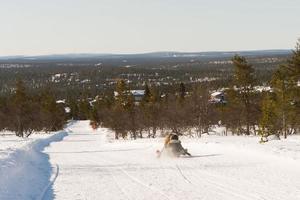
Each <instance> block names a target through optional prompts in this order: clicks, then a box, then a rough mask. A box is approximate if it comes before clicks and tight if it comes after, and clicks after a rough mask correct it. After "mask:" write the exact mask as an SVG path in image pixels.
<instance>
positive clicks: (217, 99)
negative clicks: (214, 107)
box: [209, 91, 226, 103]
mask: <svg viewBox="0 0 300 200" xmlns="http://www.w3.org/2000/svg"><path fill="white" fill-rule="evenodd" d="M209 102H210V103H226V100H225V94H224V92H223V91H217V92H213V93H211V94H210V100H209Z"/></svg>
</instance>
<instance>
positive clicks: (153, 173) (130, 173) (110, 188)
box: [44, 121, 300, 200]
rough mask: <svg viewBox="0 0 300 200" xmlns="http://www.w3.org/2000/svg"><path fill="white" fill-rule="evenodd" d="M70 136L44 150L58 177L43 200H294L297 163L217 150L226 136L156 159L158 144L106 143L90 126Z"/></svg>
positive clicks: (299, 181)
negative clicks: (184, 152) (182, 153)
mask: <svg viewBox="0 0 300 200" xmlns="http://www.w3.org/2000/svg"><path fill="white" fill-rule="evenodd" d="M69 129H70V133H69V135H68V136H67V137H65V138H64V140H63V141H61V142H58V143H53V144H52V145H51V146H50V147H48V148H47V149H46V150H45V152H46V153H48V154H49V156H50V162H51V163H52V164H53V165H54V164H57V165H58V166H59V174H58V177H57V179H56V181H55V182H54V184H53V188H52V189H53V193H54V196H47V195H45V198H44V199H53V198H54V199H59V200H75V199H78V200H79V199H82V200H98V199H101V200H117V199H119V200H134V199H136V200H142V199H145V200H152V199H161V200H173V199H174V200H177V199H178V200H183V199H184V200H194V199H199V200H201V199H203V200H299V199H300V170H299V169H300V162H299V159H292V158H290V157H288V158H285V157H283V156H277V155H276V154H272V153H268V152H264V151H260V150H256V149H254V150H252V149H251V148H243V147H239V146H237V145H233V144H234V143H232V145H228V143H226V142H225V143H224V144H223V142H222V141H223V140H226V139H224V138H227V137H224V138H221V137H220V138H221V139H220V138H219V140H220V141H217V140H213V141H217V142H208V141H206V140H205V139H200V140H196V141H195V140H186V141H185V140H184V141H183V146H184V147H186V148H188V149H189V151H190V152H191V153H192V154H193V155H194V157H191V158H189V157H181V158H176V159H174V158H173V159H172V158H166V157H164V156H162V157H161V158H159V159H158V158H156V155H155V151H156V150H157V149H160V148H161V147H162V144H163V140H162V139H140V140H136V141H132V140H130V141H124V140H120V141H113V140H112V141H109V140H108V139H107V137H106V136H107V135H108V134H111V132H110V131H109V130H107V129H104V128H101V129H99V130H97V131H93V130H92V129H91V128H90V127H89V125H88V121H80V122H77V123H75V124H73V125H72V126H71V127H69ZM235 138H236V140H239V137H235ZM241 138H242V137H241ZM246 139H247V142H249V141H253V140H251V138H246ZM242 142H243V140H242ZM229 144H231V143H229ZM297 144H299V145H300V142H299V143H297ZM255 145H256V146H258V147H259V144H257V142H256V143H255ZM255 145H254V146H255ZM250 147H251V145H250ZM263 148H264V147H263ZM298 153H299V152H298Z"/></svg>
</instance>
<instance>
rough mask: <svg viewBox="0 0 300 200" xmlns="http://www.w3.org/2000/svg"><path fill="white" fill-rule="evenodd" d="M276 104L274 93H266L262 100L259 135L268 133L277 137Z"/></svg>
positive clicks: (267, 134) (263, 136)
mask: <svg viewBox="0 0 300 200" xmlns="http://www.w3.org/2000/svg"><path fill="white" fill-rule="evenodd" d="M276 107H277V105H276V99H275V98H274V95H273V94H271V93H268V94H266V96H265V98H264V100H263V102H262V117H261V119H260V124H259V125H260V135H261V137H262V140H261V141H262V142H264V139H263V138H266V137H268V136H269V135H272V134H275V135H277V136H278V137H279V130H280V129H279V126H278V115H277V112H276V110H277V108H276Z"/></svg>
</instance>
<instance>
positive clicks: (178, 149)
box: [157, 133, 191, 157]
mask: <svg viewBox="0 0 300 200" xmlns="http://www.w3.org/2000/svg"><path fill="white" fill-rule="evenodd" d="M163 151H167V153H168V155H170V156H176V157H179V156H180V155H188V156H191V154H190V153H189V152H188V151H187V149H184V148H183V147H182V145H181V141H180V140H179V138H178V135H175V134H172V133H171V134H168V135H167V136H166V138H165V142H164V147H163V150H162V151H159V150H158V151H157V152H158V157H160V156H161V154H162V152H163Z"/></svg>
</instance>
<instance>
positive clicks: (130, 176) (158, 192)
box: [101, 158, 171, 200]
mask: <svg viewBox="0 0 300 200" xmlns="http://www.w3.org/2000/svg"><path fill="white" fill-rule="evenodd" d="M101 159H102V160H103V161H104V162H106V163H108V164H112V163H111V162H109V161H107V160H104V159H103V158H101ZM116 168H117V169H118V170H119V171H120V172H122V173H123V174H124V175H126V176H127V177H128V178H129V179H130V180H131V181H133V182H135V183H137V184H138V185H141V186H143V188H147V189H148V190H150V191H151V192H155V193H157V194H160V195H161V196H163V197H164V198H165V199H168V200H171V199H170V198H169V197H168V195H166V194H165V193H164V192H162V191H160V190H159V189H157V188H156V187H153V186H149V185H147V184H146V183H144V182H143V181H141V180H140V179H138V178H136V177H134V176H132V175H130V174H129V173H128V172H127V171H126V170H124V168H122V167H116ZM109 170H110V169H109ZM109 173H110V174H111V175H112V176H113V179H114V181H115V182H116V183H117V180H116V177H115V176H114V175H113V174H112V173H111V172H109ZM118 187H120V186H118ZM121 191H122V192H123V194H124V195H125V196H126V197H127V199H130V198H129V196H128V194H127V193H126V192H125V191H124V190H121Z"/></svg>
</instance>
